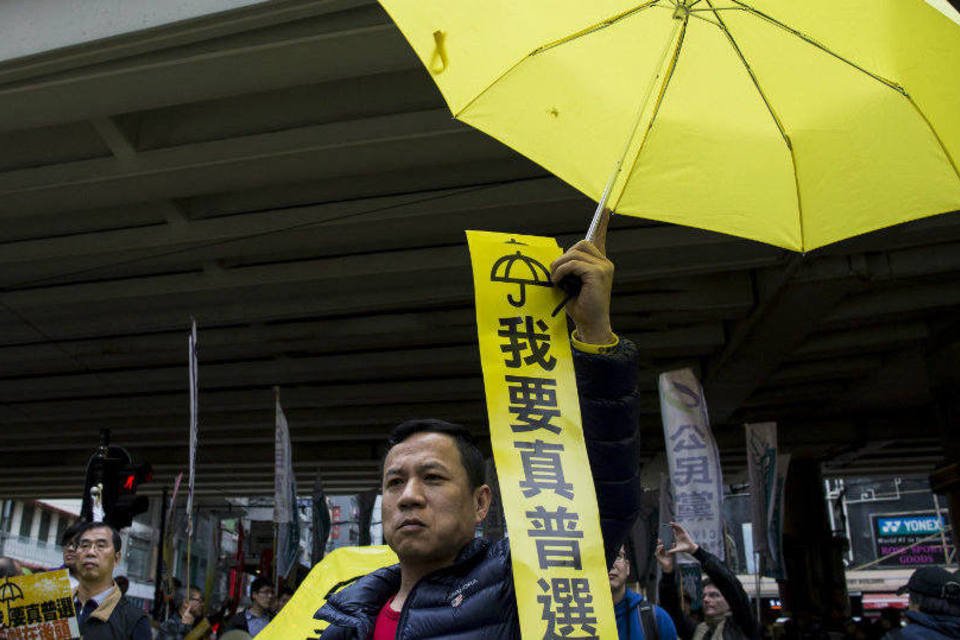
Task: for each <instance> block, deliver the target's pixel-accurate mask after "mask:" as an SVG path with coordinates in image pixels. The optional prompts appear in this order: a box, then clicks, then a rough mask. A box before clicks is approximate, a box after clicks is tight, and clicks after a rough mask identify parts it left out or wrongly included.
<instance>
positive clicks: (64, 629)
mask: <svg viewBox="0 0 960 640" xmlns="http://www.w3.org/2000/svg"><path fill="white" fill-rule="evenodd" d="M0 624H2V625H3V627H4V628H3V635H4V636H5V637H6V639H7V640H71V638H79V637H80V625H79V624H78V622H77V613H76V611H75V610H74V607H73V593H72V591H71V589H70V579H69V578H68V577H67V570H66V569H61V570H60V571H46V572H44V573H35V574H33V575H27V576H15V577H12V578H3V579H0Z"/></svg>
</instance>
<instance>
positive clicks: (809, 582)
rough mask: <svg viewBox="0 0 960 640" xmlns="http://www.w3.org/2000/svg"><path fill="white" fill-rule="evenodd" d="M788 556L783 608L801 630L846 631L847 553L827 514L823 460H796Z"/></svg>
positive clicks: (787, 522)
mask: <svg viewBox="0 0 960 640" xmlns="http://www.w3.org/2000/svg"><path fill="white" fill-rule="evenodd" d="M785 493H786V501H785V505H784V506H785V511H784V523H783V553H784V559H785V561H786V568H787V580H785V581H782V582H781V583H780V595H781V598H782V599H783V601H784V608H785V609H787V610H789V611H790V613H791V614H792V616H793V617H794V619H795V620H797V622H798V624H799V625H801V627H802V628H809V627H811V626H813V625H819V626H820V627H821V628H825V629H834V630H838V631H839V630H842V628H843V623H844V621H845V620H846V619H847V618H848V617H849V614H850V611H849V609H850V606H849V599H848V597H847V580H846V574H845V572H844V567H843V552H844V550H845V548H846V545H847V541H846V540H845V539H843V538H841V537H836V538H835V537H834V535H833V532H832V531H831V530H830V522H829V518H828V515H827V503H826V494H825V492H824V486H823V476H822V475H821V473H820V461H819V460H815V459H809V458H807V459H805V458H796V459H792V460H791V461H790V472H789V473H788V474H787V486H786V492H785Z"/></svg>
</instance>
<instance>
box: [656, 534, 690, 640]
mask: <svg viewBox="0 0 960 640" xmlns="http://www.w3.org/2000/svg"><path fill="white" fill-rule="evenodd" d="M656 556H657V562H658V563H660V588H659V591H658V594H659V596H660V597H659V600H660V606H661V607H663V609H664V610H665V611H666V612H667V615H669V616H670V618H671V620H672V621H673V624H674V627H675V632H676V633H677V634H679V636H680V637H681V638H683V639H684V640H689V639H690V638H692V637H693V634H694V632H695V631H696V629H697V623H696V622H694V620H693V618H691V617H689V616H687V615H686V614H684V613H683V603H682V602H681V601H680V587H679V585H678V584H677V579H676V573H674V567H675V563H674V559H673V556H672V555H669V554H667V552H666V549H665V548H664V546H663V541H662V540H657V551H656Z"/></svg>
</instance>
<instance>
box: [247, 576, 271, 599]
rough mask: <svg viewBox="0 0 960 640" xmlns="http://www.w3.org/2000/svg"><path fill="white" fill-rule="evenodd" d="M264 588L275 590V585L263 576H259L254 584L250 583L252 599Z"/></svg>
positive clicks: (254, 580)
mask: <svg viewBox="0 0 960 640" xmlns="http://www.w3.org/2000/svg"><path fill="white" fill-rule="evenodd" d="M264 587H270V588H273V583H272V582H270V581H269V580H268V579H266V578H264V577H263V576H257V577H256V578H254V579H253V582H251V583H250V596H251V597H252V596H253V594H255V593H256V592H257V591H260V589H263V588H264Z"/></svg>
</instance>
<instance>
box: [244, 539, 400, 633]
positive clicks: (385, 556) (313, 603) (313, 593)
mask: <svg viewBox="0 0 960 640" xmlns="http://www.w3.org/2000/svg"><path fill="white" fill-rule="evenodd" d="M397 562H398V560H397V555H396V554H395V553H394V552H393V551H391V550H390V547H388V546H386V545H380V546H372V547H340V548H339V549H334V550H333V551H331V552H330V553H328V554H327V555H326V556H324V557H323V560H321V561H320V562H318V563H317V564H315V565H314V567H313V569H311V570H310V573H309V574H308V575H307V577H306V578H305V579H304V581H303V582H302V583H300V586H299V587H298V588H297V591H296V593H294V594H293V597H292V598H290V602H288V603H287V604H286V606H285V607H284V608H283V609H281V610H280V613H278V614H277V616H276V617H275V618H274V619H273V620H272V621H271V622H270V624H268V625H267V626H266V628H264V630H263V631H261V632H260V633H258V634H257V640H293V639H296V640H303V639H305V638H306V639H309V638H316V637H318V636H319V635H320V632H321V631H323V630H324V629H326V628H327V625H328V623H327V622H325V621H323V620H317V619H315V618H314V617H313V614H315V613H316V612H317V609H319V608H320V607H322V606H323V603H325V602H326V601H327V598H328V597H329V596H330V595H331V594H333V593H336V592H337V591H339V590H340V589H342V588H343V587H345V586H347V585H348V584H350V583H352V582H353V581H354V580H356V579H357V578H361V577H363V576H365V575H367V574H368V573H370V572H372V571H376V570H377V569H380V568H382V567H388V566H390V565H392V564H396V563H397Z"/></svg>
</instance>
